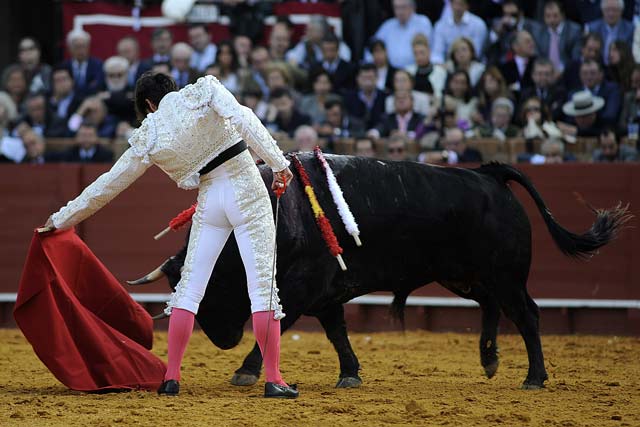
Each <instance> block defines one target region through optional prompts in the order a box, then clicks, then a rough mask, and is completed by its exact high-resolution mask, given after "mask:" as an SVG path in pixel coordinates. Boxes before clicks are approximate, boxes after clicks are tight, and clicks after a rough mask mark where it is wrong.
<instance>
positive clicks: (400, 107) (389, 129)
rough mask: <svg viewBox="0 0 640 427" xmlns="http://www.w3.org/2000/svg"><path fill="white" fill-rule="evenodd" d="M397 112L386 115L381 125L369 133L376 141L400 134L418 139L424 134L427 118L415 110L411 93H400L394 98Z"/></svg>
mask: <svg viewBox="0 0 640 427" xmlns="http://www.w3.org/2000/svg"><path fill="white" fill-rule="evenodd" d="M394 104H395V112H394V113H392V114H386V115H385V116H384V117H383V118H382V121H381V123H380V124H379V125H378V126H377V127H376V128H374V129H371V130H370V131H369V132H368V135H369V136H370V137H372V138H374V139H378V138H380V137H387V136H389V135H391V134H395V133H400V134H402V135H406V136H407V137H409V138H410V139H414V140H415V139H418V138H420V137H421V136H422V134H423V133H424V121H425V116H423V115H422V114H420V113H418V112H416V111H415V110H414V109H413V97H412V96H411V92H410V91H406V90H405V91H398V92H396V93H395V97H394Z"/></svg>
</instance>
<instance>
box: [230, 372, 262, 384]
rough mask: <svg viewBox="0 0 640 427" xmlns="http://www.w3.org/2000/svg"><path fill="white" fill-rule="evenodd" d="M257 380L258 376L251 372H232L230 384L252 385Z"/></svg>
mask: <svg viewBox="0 0 640 427" xmlns="http://www.w3.org/2000/svg"><path fill="white" fill-rule="evenodd" d="M257 382H258V377H257V376H255V375H252V374H233V377H231V384H233V385H239V386H248V385H254V384H255V383H257Z"/></svg>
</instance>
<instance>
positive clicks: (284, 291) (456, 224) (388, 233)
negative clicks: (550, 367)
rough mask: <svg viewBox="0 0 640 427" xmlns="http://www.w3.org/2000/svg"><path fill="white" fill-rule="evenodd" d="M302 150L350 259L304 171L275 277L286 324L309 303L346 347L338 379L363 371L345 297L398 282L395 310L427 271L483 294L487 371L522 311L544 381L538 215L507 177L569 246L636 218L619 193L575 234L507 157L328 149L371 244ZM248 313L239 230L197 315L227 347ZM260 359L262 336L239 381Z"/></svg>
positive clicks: (253, 372)
mask: <svg viewBox="0 0 640 427" xmlns="http://www.w3.org/2000/svg"><path fill="white" fill-rule="evenodd" d="M299 158H300V160H301V161H302V163H303V165H304V166H305V168H306V169H307V172H308V174H309V176H310V178H311V181H312V183H313V185H314V187H315V191H316V194H317V196H318V200H319V201H320V204H321V205H322V207H323V208H324V210H325V212H326V215H327V217H328V218H329V219H330V221H331V223H332V224H333V227H334V230H335V232H336V235H337V236H338V239H339V241H340V243H341V245H342V246H343V248H344V250H345V253H344V258H345V261H346V263H347V266H348V270H347V271H345V272H343V271H341V270H340V268H339V266H338V263H337V262H336V260H335V258H333V257H332V256H331V254H330V253H329V251H328V250H327V248H326V246H325V243H324V241H323V239H322V237H321V235H320V232H319V230H318V228H317V226H316V224H315V220H314V217H313V214H312V211H311V208H310V205H309V202H308V200H307V197H306V195H305V193H304V190H303V188H302V186H301V184H300V181H299V180H298V179H294V180H293V181H292V183H291V185H290V187H289V189H288V190H287V192H286V193H285V195H284V196H283V197H282V199H281V202H280V203H281V206H280V214H279V226H278V231H277V247H278V258H277V262H278V264H277V284H278V287H279V290H280V298H281V303H282V305H283V307H284V311H285V313H286V317H285V318H284V319H283V320H282V322H281V328H282V331H283V332H284V331H286V330H287V329H288V328H289V327H291V325H293V323H294V322H295V321H296V320H297V319H298V318H299V317H300V316H301V315H303V314H304V315H308V316H315V317H317V318H318V319H319V320H320V323H321V324H322V327H323V328H324V330H325V332H326V335H327V337H328V338H329V340H330V341H331V342H332V343H333V345H334V347H335V349H336V351H337V353H338V357H339V361H340V380H339V382H338V386H339V387H352V386H358V385H359V384H360V383H361V379H360V377H359V376H358V371H359V363H358V359H357V357H356V355H355V354H354V352H353V349H352V348H351V345H350V344H349V340H348V338H347V330H346V326H345V320H344V311H343V306H342V304H344V303H346V302H347V301H349V300H351V299H353V298H355V297H358V296H361V295H365V294H368V293H371V292H375V291H391V292H393V293H394V295H395V299H394V303H393V304H392V310H393V311H394V312H395V313H396V314H399V315H400V316H401V314H402V310H403V308H404V304H405V301H406V298H407V296H408V295H409V294H410V293H411V292H412V291H414V290H415V289H417V288H419V287H421V286H423V285H425V284H427V283H431V282H438V283H439V284H441V285H442V286H444V287H445V288H447V289H449V290H450V291H452V292H453V293H455V294H457V295H459V296H461V297H463V298H468V299H472V300H475V301H477V302H478V303H479V305H480V307H481V309H482V333H481V337H480V361H481V363H482V366H483V367H484V369H485V372H486V375H487V376H488V377H492V376H493V375H494V374H495V372H496V369H497V367H498V356H497V344H496V334H497V326H498V320H499V317H500V313H501V312H502V313H504V314H505V315H506V316H507V317H508V318H509V319H510V320H511V321H513V322H514V324H515V325H516V327H517V328H518V331H519V332H520V334H521V335H522V338H523V339H524V342H525V345H526V349H527V354H528V358H529V371H528V373H527V377H526V379H525V381H524V385H523V387H525V388H539V387H543V385H544V381H545V380H546V379H547V373H546V371H545V367H544V360H543V355H542V348H541V344H540V336H539V330H538V318H539V313H538V307H537V305H536V303H535V302H534V301H533V299H531V297H530V296H529V294H528V292H527V288H526V283H527V276H528V274H529V266H530V264H531V226H530V223H529V218H528V217H527V215H526V213H525V211H524V209H523V207H522V205H521V204H520V203H519V202H518V200H517V199H516V197H514V195H513V193H512V192H511V190H510V189H509V188H508V186H507V182H508V181H515V182H517V183H518V184H520V185H521V186H523V187H524V188H525V189H526V190H527V192H528V193H529V195H530V196H531V197H532V198H533V199H534V201H535V203H536V205H537V207H538V209H539V210H540V213H541V214H542V216H543V218H544V221H545V223H546V225H547V227H548V230H549V232H550V233H551V236H552V237H553V240H554V241H555V243H556V244H557V246H558V247H559V249H560V250H561V251H562V252H563V253H564V254H566V255H568V256H572V257H576V258H586V257H589V256H590V255H592V254H594V253H595V252H596V250H597V249H598V248H599V247H601V246H603V245H605V244H606V243H608V242H609V241H611V240H612V239H613V238H614V237H615V235H616V232H617V231H618V230H619V228H620V227H621V226H622V224H624V222H625V221H626V220H627V219H628V218H629V215H628V214H627V209H626V208H625V207H621V206H620V205H618V206H617V207H615V208H613V209H611V210H598V211H594V213H595V214H596V219H595V222H594V223H593V225H592V226H591V228H590V229H589V230H588V231H587V232H585V233H584V234H582V235H576V234H573V233H571V232H569V231H567V230H566V229H564V228H563V227H562V226H560V225H559V224H558V223H557V222H556V221H555V220H554V218H553V217H552V215H551V213H550V212H549V211H548V209H547V207H546V206H545V204H544V201H543V200H542V198H541V197H540V195H539V194H538V192H537V191H536V189H535V188H534V186H533V185H532V183H531V182H530V181H529V179H528V178H526V177H525V176H524V175H523V174H522V173H520V172H519V171H518V170H516V169H514V168H512V167H510V166H507V165H501V164H495V163H492V164H488V165H484V166H482V167H480V168H477V169H473V170H467V169H458V168H441V167H433V166H425V165H421V164H417V163H412V162H383V161H377V160H373V159H366V158H358V157H351V156H327V160H328V162H329V164H330V165H331V167H332V168H333V170H334V172H335V174H336V177H337V180H338V182H339V184H340V186H341V187H342V190H343V192H344V195H345V198H346V200H347V201H348V203H349V205H350V207H351V209H352V212H353V214H354V216H355V218H356V220H357V221H358V223H359V227H360V231H361V237H362V241H363V246H362V247H356V246H355V243H354V241H353V239H352V238H351V236H349V235H348V234H347V233H346V231H345V229H344V226H343V225H342V222H341V220H340V218H339V216H338V213H337V209H336V207H335V205H334V203H333V201H332V198H331V194H330V193H329V191H328V187H327V184H326V178H325V175H324V172H323V171H322V169H321V168H320V165H319V164H318V162H317V161H316V159H315V158H314V157H313V156H312V155H310V154H302V155H300V156H299ZM260 169H261V173H262V177H263V179H264V181H265V185H267V186H270V183H271V179H272V174H271V172H270V170H269V169H268V168H267V167H265V166H261V167H260ZM272 202H274V204H275V198H274V197H273V196H272ZM185 252H186V247H185V248H183V249H182V251H181V252H179V253H178V254H177V255H176V256H174V257H172V258H171V259H169V260H168V261H167V262H166V263H165V264H163V266H162V268H161V270H162V272H164V273H165V274H166V275H167V276H168V278H169V282H170V285H171V286H172V287H174V286H175V285H176V283H177V282H178V280H179V278H180V267H181V266H182V265H183V262H184V257H185ZM147 277H148V276H147ZM143 281H145V280H143ZM249 317H250V303H249V298H248V296H247V287H246V277H245V275H244V269H243V266H242V262H241V259H240V255H239V252H238V248H237V244H236V242H235V240H234V239H233V238H231V239H229V241H228V242H227V245H226V246H225V248H224V250H223V252H222V254H221V256H220V258H219V260H218V262H217V263H216V266H215V269H214V271H213V274H212V276H211V278H210V280H209V285H208V287H207V290H206V293H205V296H204V299H203V300H202V303H201V305H200V309H199V311H198V314H197V317H196V319H197V320H198V323H199V324H200V326H201V327H202V329H203V330H204V332H205V333H206V334H207V336H208V337H209V339H210V340H211V341H212V342H213V343H214V344H215V345H216V346H218V347H220V348H223V349H229V348H232V347H234V346H236V345H237V344H238V342H239V341H240V339H241V337H242V334H243V327H244V324H245V322H246V321H247V320H248V319H249ZM261 364H262V359H261V355H260V351H259V348H258V346H257V345H255V346H254V348H253V350H252V351H251V353H250V354H249V355H248V356H247V357H246V358H245V360H244V363H243V364H242V366H241V367H240V368H239V369H238V370H237V371H236V374H235V375H234V377H233V379H232V383H234V384H236V385H248V384H253V383H255V382H256V381H257V378H258V376H259V374H260V368H261Z"/></svg>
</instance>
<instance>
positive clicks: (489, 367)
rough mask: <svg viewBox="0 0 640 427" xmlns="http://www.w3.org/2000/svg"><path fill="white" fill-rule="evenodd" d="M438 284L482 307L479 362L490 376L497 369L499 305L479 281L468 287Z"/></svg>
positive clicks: (490, 376) (444, 282) (445, 283)
mask: <svg viewBox="0 0 640 427" xmlns="http://www.w3.org/2000/svg"><path fill="white" fill-rule="evenodd" d="M440 284H441V285H442V286H444V287H445V288H447V289H449V290H450V291H451V292H453V293H455V294H456V295H458V296H460V297H462V298H467V299H472V300H474V301H476V302H477V303H478V304H480V308H481V309H482V333H481V334H480V363H481V364H482V367H483V368H484V372H485V374H486V375H487V377H488V378H492V377H493V376H494V375H495V374H496V371H497V370H498V363H499V360H498V343H497V335H498V321H499V320H500V305H499V304H498V301H497V300H496V299H495V297H493V295H491V294H490V293H489V292H488V291H487V289H486V288H485V287H484V286H483V285H482V284H479V283H475V284H473V285H469V286H468V287H464V286H462V287H461V286H459V285H457V286H456V285H453V284H452V283H449V282H446V281H441V282H440Z"/></svg>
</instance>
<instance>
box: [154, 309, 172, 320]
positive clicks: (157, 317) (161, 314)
mask: <svg viewBox="0 0 640 427" xmlns="http://www.w3.org/2000/svg"><path fill="white" fill-rule="evenodd" d="M167 317H169V315H168V314H167V313H165V312H164V311H163V312H162V313H160V314H156V315H155V316H153V317H152V318H151V319H153V320H162V319H165V318H167Z"/></svg>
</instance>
